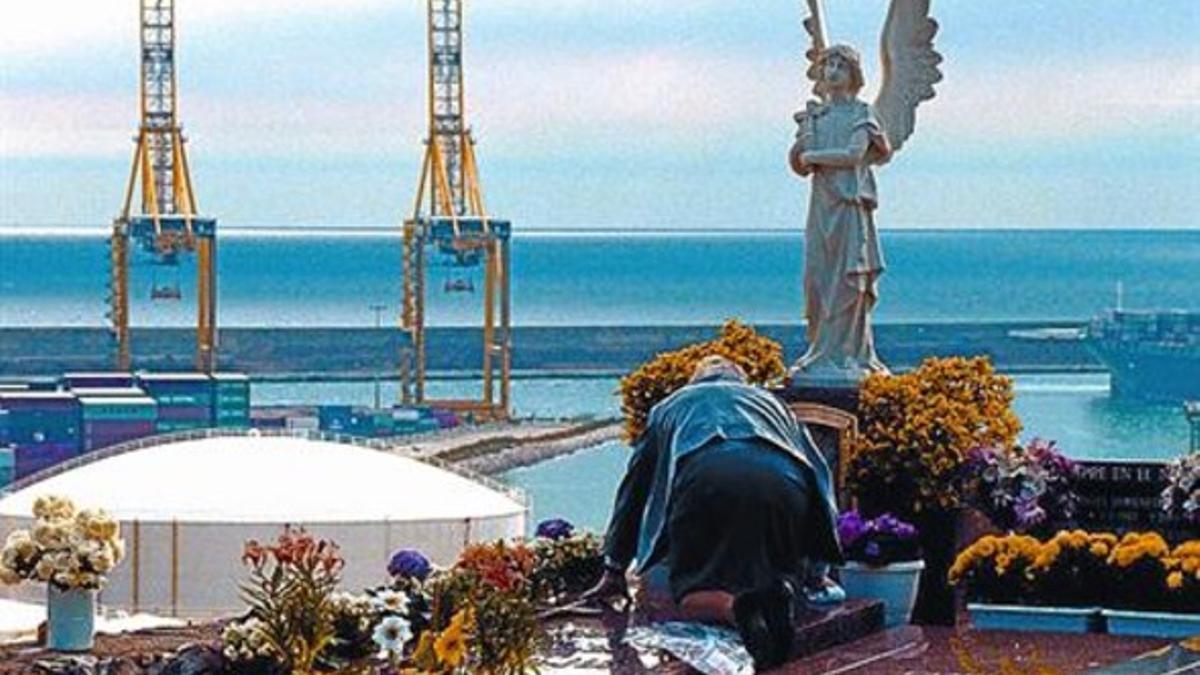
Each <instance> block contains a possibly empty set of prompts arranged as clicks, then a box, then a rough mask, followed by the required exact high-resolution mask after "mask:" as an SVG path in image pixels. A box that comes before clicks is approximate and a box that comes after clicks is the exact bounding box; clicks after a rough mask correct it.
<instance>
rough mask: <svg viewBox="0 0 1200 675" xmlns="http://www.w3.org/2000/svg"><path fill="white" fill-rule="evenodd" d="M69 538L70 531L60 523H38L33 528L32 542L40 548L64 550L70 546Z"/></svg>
mask: <svg viewBox="0 0 1200 675" xmlns="http://www.w3.org/2000/svg"><path fill="white" fill-rule="evenodd" d="M70 536H71V532H70V530H68V529H67V528H66V527H65V526H64V525H63V523H62V522H61V521H49V522H39V523H38V524H37V525H34V526H33V541H34V542H36V543H37V545H38V546H40V547H42V548H46V549H59V548H65V547H66V546H68V545H69V544H70Z"/></svg>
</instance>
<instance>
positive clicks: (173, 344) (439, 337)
mask: <svg viewBox="0 0 1200 675" xmlns="http://www.w3.org/2000/svg"><path fill="white" fill-rule="evenodd" d="M1081 324H1082V322H1081V321H1078V320H1065V321H1027V322H982V323H981V322H974V323H951V322H946V323H895V324H880V325H878V326H876V342H877V344H878V349H879V353H880V355H881V356H882V357H883V359H884V360H885V361H886V362H887V363H888V364H889V365H890V366H892V367H893V368H894V369H904V368H907V367H911V366H913V365H915V364H917V363H919V362H920V361H921V359H923V358H926V357H929V356H946V355H987V356H990V357H991V358H992V360H993V361H994V362H995V363H996V365H997V367H999V368H1000V369H1001V370H1004V371H1008V372H1037V371H1099V370H1102V366H1101V365H1100V363H1099V362H1098V361H1097V360H1096V359H1095V358H1094V357H1093V356H1092V355H1091V354H1089V353H1088V351H1087V350H1086V349H1085V348H1084V346H1083V344H1082V343H1081V342H1079V341H1077V340H1030V339H1027V338H1021V337H1016V336H1014V335H1013V334H1012V333H1013V331H1030V330H1038V329H1044V328H1063V327H1076V326H1079V325H1081ZM758 329H759V330H761V331H762V332H763V333H765V334H766V335H768V336H770V337H771V338H773V339H775V340H778V341H780V342H781V343H782V344H783V345H784V348H785V351H786V356H787V358H788V360H789V361H790V360H791V359H794V358H796V356H797V355H798V354H799V353H800V352H801V351H802V350H803V348H804V327H803V325H801V324H787V325H783V324H771V325H760V326H758ZM716 331H717V326H576V327H558V326H555V327H537V326H523V327H517V328H514V329H513V368H514V370H515V371H516V372H517V373H518V374H529V375H538V374H556V375H570V374H575V375H587V374H613V373H624V372H628V371H629V370H630V369H632V368H634V367H636V366H637V365H638V364H639V363H642V362H644V361H645V360H646V359H648V358H650V357H652V356H653V355H654V354H656V353H658V352H661V351H664V350H669V349H675V348H677V347H680V346H682V345H685V344H689V343H693V342H699V341H702V340H707V339H710V338H711V337H712V336H713V335H714V334H715V333H716ZM194 335H195V334H194V332H193V331H192V330H190V329H185V328H134V329H133V330H132V344H133V354H134V366H135V367H136V368H144V369H150V370H188V369H190V368H191V367H192V361H193V356H192V355H193V349H194V344H195V337H194ZM427 335H428V344H427V350H428V351H427V353H428V366H429V369H430V370H431V371H432V372H435V373H438V372H441V373H454V372H470V371H472V370H473V369H476V368H478V367H479V363H480V362H481V360H482V359H481V344H482V336H481V333H480V330H479V329H477V328H452V327H442V328H430V329H428V331H427ZM401 340H402V338H401V335H400V333H399V331H397V330H395V329H387V328H380V329H375V328H222V329H221V330H220V335H219V339H218V344H219V353H220V357H219V359H218V361H219V363H220V367H221V369H223V370H238V371H244V372H247V373H250V374H251V375H252V376H253V377H254V378H255V379H259V380H304V379H326V380H328V379H365V378H371V377H375V376H376V375H377V374H379V373H384V374H387V373H395V372H397V371H398V369H399V355H400V348H401V345H402V341H401ZM112 363H113V341H112V338H111V336H110V334H109V332H108V331H107V330H106V329H103V328H0V376H4V377H20V376H49V375H57V374H59V373H62V372H67V371H86V370H106V369H109V368H111V364H112Z"/></svg>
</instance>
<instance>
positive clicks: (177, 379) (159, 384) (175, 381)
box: [138, 373, 213, 406]
mask: <svg viewBox="0 0 1200 675" xmlns="http://www.w3.org/2000/svg"><path fill="white" fill-rule="evenodd" d="M138 386H140V387H142V388H143V389H145V390H146V392H147V393H148V394H150V396H151V397H152V398H153V399H154V400H156V401H158V404H159V405H160V406H161V405H186V406H201V405H202V406H212V403H213V381H212V378H211V377H209V376H208V375H206V374H204V373H139V374H138Z"/></svg>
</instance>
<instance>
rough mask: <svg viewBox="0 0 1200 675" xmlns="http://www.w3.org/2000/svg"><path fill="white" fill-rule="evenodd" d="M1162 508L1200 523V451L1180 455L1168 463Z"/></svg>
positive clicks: (1189, 520)
mask: <svg viewBox="0 0 1200 675" xmlns="http://www.w3.org/2000/svg"><path fill="white" fill-rule="evenodd" d="M1162 508H1163V511H1165V512H1167V513H1168V514H1170V515H1173V516H1178V517H1181V518H1183V519H1184V520H1186V521H1187V522H1189V523H1197V524H1200V453H1193V454H1190V455H1186V456H1184V457H1180V458H1179V459H1177V460H1175V461H1173V462H1171V463H1170V464H1168V465H1167V486H1166V488H1164V489H1163V491H1162Z"/></svg>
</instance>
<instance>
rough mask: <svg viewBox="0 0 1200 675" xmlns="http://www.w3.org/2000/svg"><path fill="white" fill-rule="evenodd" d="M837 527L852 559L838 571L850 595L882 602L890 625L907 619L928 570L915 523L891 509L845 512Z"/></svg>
mask: <svg viewBox="0 0 1200 675" xmlns="http://www.w3.org/2000/svg"><path fill="white" fill-rule="evenodd" d="M837 526H838V538H839V539H840V540H841V542H842V547H843V548H844V549H845V551H846V559H847V560H848V561H849V562H848V563H847V564H845V565H843V566H842V567H841V569H840V570H839V575H840V577H841V582H842V586H843V587H845V589H846V596H847V597H850V598H871V599H878V600H882V601H883V603H884V623H885V624H886V625H887V626H888V627H892V626H897V625H900V624H903V623H906V622H907V621H908V620H909V616H910V615H911V614H912V609H913V605H914V603H915V602H916V600H917V582H918V580H919V579H920V576H921V571H922V570H924V569H925V563H924V562H923V561H922V560H920V555H921V546H920V544H919V542H918V539H917V535H918V531H917V528H916V526H915V525H913V524H911V523H906V522H904V521H903V520H900V519H899V518H897V517H895V516H893V515H892V514H890V513H885V514H883V515H881V516H879V517H878V518H873V519H865V518H863V517H862V515H861V514H860V513H859V512H858V511H857V510H854V511H847V512H845V513H843V514H841V515H840V516H839V517H838V523H837Z"/></svg>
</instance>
